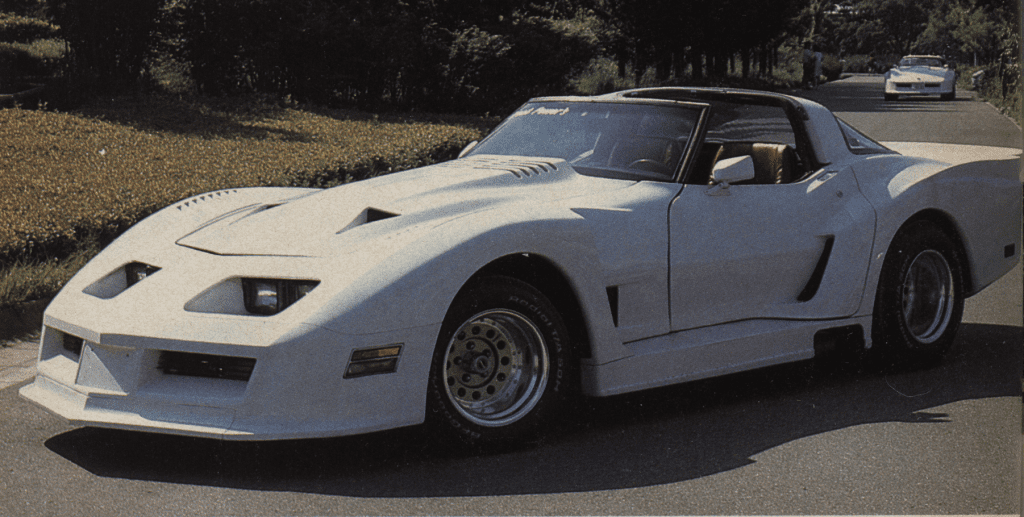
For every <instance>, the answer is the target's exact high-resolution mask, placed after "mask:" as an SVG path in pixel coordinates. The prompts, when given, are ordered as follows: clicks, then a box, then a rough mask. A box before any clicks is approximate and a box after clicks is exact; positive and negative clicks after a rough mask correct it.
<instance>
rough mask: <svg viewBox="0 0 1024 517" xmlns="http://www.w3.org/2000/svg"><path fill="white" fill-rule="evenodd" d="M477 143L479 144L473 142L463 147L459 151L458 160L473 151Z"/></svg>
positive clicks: (475, 141) (476, 141)
mask: <svg viewBox="0 0 1024 517" xmlns="http://www.w3.org/2000/svg"><path fill="white" fill-rule="evenodd" d="M479 143H480V141H478V140H473V141H472V142H470V143H469V144H468V145H466V147H463V148H462V150H461V151H459V158H462V157H463V156H466V155H467V154H468V153H469V152H470V151H472V150H473V148H474V147H476V144H479Z"/></svg>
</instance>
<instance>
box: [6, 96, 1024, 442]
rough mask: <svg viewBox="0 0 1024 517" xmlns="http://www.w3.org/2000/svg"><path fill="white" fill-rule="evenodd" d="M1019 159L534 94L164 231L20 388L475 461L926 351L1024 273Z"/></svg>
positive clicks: (242, 197) (112, 258)
mask: <svg viewBox="0 0 1024 517" xmlns="http://www.w3.org/2000/svg"><path fill="white" fill-rule="evenodd" d="M1018 160H1019V150H1014V149H1002V148H986V147H972V146H957V145H945V144H943V145H938V144H921V143H910V144H890V145H887V146H883V145H881V144H879V143H876V142H874V141H872V140H871V139H870V138H868V137H866V136H864V135H863V134H861V133H859V132H858V131H857V130H855V129H854V128H852V127H850V126H849V125H847V124H846V123H844V122H843V121H841V120H839V119H837V118H836V117H835V116H834V115H833V114H832V113H831V112H829V111H828V110H827V109H825V108H824V107H822V106H821V105H818V104H815V103H813V102H810V101H807V100H804V99H799V98H794V97H789V96H784V95H778V94H769V93H762V92H753V91H736V90H720V89H687V88H658V89H641V90H632V91H626V92H619V93H614V94H609V95H603V96H599V97H586V98H579V97H565V98H541V99H534V100H531V101H530V102H528V103H527V104H525V105H524V106H523V107H521V108H520V109H519V110H518V111H516V112H515V113H513V114H512V115H511V116H510V117H509V118H508V119H507V120H506V121H504V122H503V123H502V124H501V125H500V126H498V127H497V128H496V129H495V130H494V131H493V132H492V133H491V134H490V135H489V136H488V137H487V138H485V139H484V140H483V141H481V142H479V144H477V145H475V146H472V145H471V146H470V147H469V148H467V150H466V151H464V152H463V156H462V157H460V158H459V159H457V160H454V161H450V162H446V163H441V164H438V165H433V166H429V167H424V168H420V169H416V170H410V171H406V172H401V173H395V174H390V175H387V176H383V177H378V178H374V179H370V180H366V181H361V182H357V183H352V184H347V185H343V186H339V187H336V188H332V189H327V190H316V189H301V188H246V189H228V190H221V191H217V192H211V193H208V194H204V195H201V196H197V197H194V198H191V199H188V200H185V201H182V202H180V203H178V204H175V205H173V206H169V207H167V208H165V209H164V210H162V211H160V212H158V213H156V214H154V215H152V216H150V217H149V218H147V219H146V220H144V221H142V222H141V223H139V224H137V225H136V226H135V227H133V228H132V229H130V230H129V231H128V232H127V233H125V234H124V235H123V236H121V237H120V238H119V239H117V240H116V241H115V242H114V243H112V244H111V245H110V246H109V247H108V248H107V249H106V250H104V251H103V252H102V253H101V254H100V255H99V256H98V257H96V258H95V259H94V260H93V261H91V262H90V263H89V264H88V265H87V266H85V267H84V268H83V269H82V270H81V271H80V272H79V273H78V274H77V275H76V276H75V277H74V278H73V279H72V280H71V281H70V282H69V283H68V284H67V285H66V286H65V287H64V289H63V290H62V291H61V292H60V294H59V295H58V296H57V297H56V298H55V299H54V300H53V302H52V303H51V304H50V306H49V307H48V309H47V310H46V313H45V318H44V325H43V334H42V339H41V345H40V352H39V362H38V373H37V375H36V377H35V380H34V382H32V383H31V384H28V385H26V386H25V387H23V388H22V389H21V394H22V395H23V396H24V397H26V398H28V399H29V400H31V401H33V402H36V403H38V404H40V405H42V406H43V407H45V408H47V409H49V410H50V411H52V412H54V413H56V414H58V415H60V416H62V417H64V418H66V419H67V420H69V421H71V422H72V423H75V424H84V425H89V426H101V427H113V428H123V429H135V430H143V431H157V432H166V433H177V434H184V435H196V436H206V437H218V438H223V439H236V440H266V439H285V438H301V437H323V436H338V435H349V434H356V433H366V432H370V431H377V430H382V429H389V428H395V427H399V426H408V425H413V424H420V423H423V422H426V423H427V424H428V426H429V427H430V428H431V429H433V430H435V431H440V435H441V436H447V437H449V438H454V439H455V440H454V442H455V443H460V444H469V445H472V446H479V445H498V444H514V443H518V442H520V441H522V440H524V439H526V438H528V437H530V436H533V435H535V434H536V433H538V432H539V431H541V430H543V429H545V428H546V427H547V425H548V424H549V423H551V422H552V421H553V420H554V419H556V418H557V417H559V416H561V415H562V414H563V411H564V410H565V409H566V406H567V405H569V404H572V401H573V397H575V396H577V395H580V394H582V395H587V396H598V397H600V396H608V395H615V394H620V393H625V392H630V391H635V390H642V389H646V388H652V387H656V386H663V385H668V384H673V383H679V382H685V381H690V380H694V379H701V378H706V377H712V376H718V375H723V374H727V373H731V372H737V371H741V370H748V369H752V368H759V367H764V366H768V365H774V364H778V363H784V362H789V361H798V360H805V359H810V358H812V357H814V356H815V355H816V354H823V353H825V352H828V351H830V350H839V351H842V350H865V349H870V350H871V352H872V353H885V354H888V355H889V356H890V357H899V358H911V359H922V358H934V357H937V356H939V355H941V354H942V353H943V352H944V351H945V350H946V349H947V348H948V347H949V346H950V345H951V343H952V342H953V338H954V334H955V333H956V331H957V327H958V325H959V323H960V317H961V313H962V309H963V303H964V298H965V297H967V296H971V295H973V294H975V293H977V292H979V291H981V290H982V289H983V288H984V287H985V286H987V285H988V284H990V283H991V282H993V281H995V280H996V279H998V278H1000V277H1001V276H1002V275H1003V274H1004V273H1006V272H1007V271H1009V270H1010V269H1011V268H1012V267H1013V266H1014V265H1015V264H1016V263H1017V262H1018V261H1019V260H1020V249H1021V242H1020V239H1021V217H1020V214H1021V184H1020V181H1019V180H1018Z"/></svg>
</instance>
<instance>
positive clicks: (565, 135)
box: [468, 101, 700, 181]
mask: <svg viewBox="0 0 1024 517" xmlns="http://www.w3.org/2000/svg"><path fill="white" fill-rule="evenodd" d="M699 117H700V107H694V106H669V105H663V104H639V103H612V102H572V101H546V102H531V103H528V104H526V105H524V106H523V107H521V108H519V110H517V111H516V112H515V113H513V114H512V115H511V116H509V118H508V119H506V120H505V122H503V123H502V124H501V125H500V126H498V127H497V128H496V129H495V130H494V132H493V133H492V134H491V135H490V136H488V137H487V138H486V139H484V140H483V141H482V142H480V145H478V146H476V147H475V148H474V149H473V151H472V152H470V153H469V154H468V155H469V156H473V155H485V154H497V155H507V156H531V157H543V158H561V159H563V160H566V161H568V162H569V163H571V164H572V166H573V168H574V169H576V170H577V171H578V172H579V173H581V174H587V175H591V176H603V177H611V178H623V179H637V180H640V179H654V180H663V181H669V180H672V179H673V178H674V177H675V175H676V172H677V171H678V170H679V166H680V162H681V161H682V159H683V153H684V151H685V149H686V144H687V142H688V141H689V140H690V138H691V137H692V133H693V129H694V127H695V126H696V125H697V120H698V118H699Z"/></svg>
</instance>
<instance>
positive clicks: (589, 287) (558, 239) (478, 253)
mask: <svg viewBox="0 0 1024 517" xmlns="http://www.w3.org/2000/svg"><path fill="white" fill-rule="evenodd" d="M508 215H509V214H507V213H506V214H505V217H493V218H491V217H481V216H480V214H473V215H472V216H466V217H462V218H457V219H455V220H454V221H450V222H448V223H445V224H443V225H441V226H439V227H436V228H433V229H432V230H430V231H428V232H425V233H424V234H423V235H422V236H420V237H419V238H418V239H416V240H415V241H413V242H411V243H410V244H408V245H407V246H405V247H403V248H402V249H400V250H399V251H397V252H395V253H393V254H392V255H391V256H389V257H387V259H385V260H381V261H380V262H379V263H378V264H379V265H378V267H376V268H373V269H372V270H370V271H367V272H366V273H365V274H363V275H361V277H360V278H359V279H358V280H357V281H356V283H355V284H354V285H352V286H350V289H347V290H346V291H347V292H346V293H341V295H340V297H339V301H341V300H345V302H343V303H347V304H351V306H352V307H353V309H352V310H347V311H342V312H340V313H339V314H338V315H337V317H335V318H333V319H325V318H324V317H321V318H320V321H319V322H317V323H316V324H318V325H322V326H324V327H326V328H329V329H332V330H335V331H338V332H342V333H345V334H368V333H378V332H390V331H394V330H396V329H401V328H408V329H413V328H422V327H426V326H430V325H436V324H438V323H440V322H442V321H443V320H444V318H445V315H446V314H447V313H448V310H449V307H450V306H451V304H452V302H453V301H454V299H455V297H456V296H457V295H458V293H459V291H460V290H461V289H462V288H463V286H465V284H466V282H467V281H468V280H469V279H470V278H472V277H473V275H475V274H476V273H477V272H479V271H480V270H481V269H482V268H483V267H484V266H486V265H487V264H489V263H491V262H493V261H494V260H497V259H499V258H502V257H506V256H509V255H516V254H524V253H526V254H531V255H538V256H540V257H543V258H544V259H545V260H547V261H549V262H550V263H551V264H553V265H554V266H555V267H556V268H558V270H559V271H560V272H561V273H562V274H563V275H564V276H565V278H566V279H567V281H568V283H569V285H570V286H571V288H572V289H573V291H574V294H575V295H576V298H577V300H578V301H579V303H580V308H581V311H582V313H583V317H584V319H585V321H586V324H587V331H588V334H589V337H590V339H591V342H592V343H593V342H594V341H595V340H596V341H610V340H614V339H615V336H616V334H615V329H614V327H613V325H612V318H611V309H610V306H609V304H608V299H607V294H606V292H605V289H604V284H603V283H602V270H601V261H600V260H599V257H598V253H597V249H596V246H595V244H594V238H593V235H592V230H591V226H590V223H588V221H587V220H585V219H584V218H583V217H580V216H579V215H577V214H575V213H573V212H572V211H571V210H568V209H561V208H545V207H543V206H539V207H535V208H531V209H530V210H523V211H521V212H519V214H518V215H516V216H513V218H511V219H510V218H509V217H508ZM354 293H361V294H359V295H358V296H357V297H353V295H354ZM595 348H596V347H595ZM595 359H596V358H595Z"/></svg>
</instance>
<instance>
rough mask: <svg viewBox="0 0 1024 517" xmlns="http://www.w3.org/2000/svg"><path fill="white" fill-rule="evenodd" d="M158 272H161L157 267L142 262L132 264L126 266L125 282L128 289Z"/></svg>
mask: <svg viewBox="0 0 1024 517" xmlns="http://www.w3.org/2000/svg"><path fill="white" fill-rule="evenodd" d="M157 271H160V268H158V267H156V266H151V265H149V264H144V263H142V262H132V263H130V264H127V265H125V266H124V276H125V281H126V282H127V287H126V289H127V288H128V287H131V286H133V285H135V284H137V283H139V282H141V281H142V280H143V279H145V278H146V277H147V276H149V275H152V274H153V273H156V272H157Z"/></svg>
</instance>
